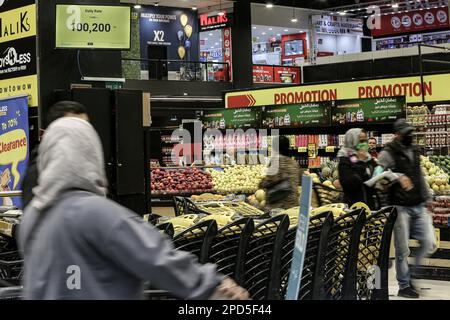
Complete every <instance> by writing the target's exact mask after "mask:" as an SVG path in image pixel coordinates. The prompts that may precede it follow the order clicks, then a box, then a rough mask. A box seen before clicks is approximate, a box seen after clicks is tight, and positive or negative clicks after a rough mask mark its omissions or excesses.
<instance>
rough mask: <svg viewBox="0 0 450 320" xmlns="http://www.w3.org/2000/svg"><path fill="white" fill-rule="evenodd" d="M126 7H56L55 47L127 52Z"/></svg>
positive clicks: (128, 26) (128, 11) (128, 20)
mask: <svg viewBox="0 0 450 320" xmlns="http://www.w3.org/2000/svg"><path fill="white" fill-rule="evenodd" d="M130 30H131V8H130V7H129V6H100V5H65V4H58V5H56V48H60V49H117V50H129V49H130Z"/></svg>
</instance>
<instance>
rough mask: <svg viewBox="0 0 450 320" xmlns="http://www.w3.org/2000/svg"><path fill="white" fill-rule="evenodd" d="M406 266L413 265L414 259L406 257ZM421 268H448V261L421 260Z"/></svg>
mask: <svg viewBox="0 0 450 320" xmlns="http://www.w3.org/2000/svg"><path fill="white" fill-rule="evenodd" d="M408 264H410V265H413V264H414V258H413V257H408ZM422 266H424V267H439V268H450V260H448V259H432V258H426V259H423V262H422Z"/></svg>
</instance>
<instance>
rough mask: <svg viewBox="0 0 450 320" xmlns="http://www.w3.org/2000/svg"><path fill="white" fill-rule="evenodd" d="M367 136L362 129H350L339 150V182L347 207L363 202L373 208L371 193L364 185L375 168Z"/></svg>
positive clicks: (375, 164)
mask: <svg viewBox="0 0 450 320" xmlns="http://www.w3.org/2000/svg"><path fill="white" fill-rule="evenodd" d="M368 150H369V144H368V142H367V134H366V132H365V131H364V130H363V129H359V128H354V129H350V130H348V131H347V132H346V134H345V141H344V147H343V148H342V149H341V150H339V152H338V158H339V166H338V170H339V182H340V183H341V185H342V188H343V190H344V201H345V202H346V203H347V204H348V205H350V206H351V205H353V204H354V203H356V202H364V203H365V204H367V205H368V206H369V207H370V208H373V207H374V199H373V192H372V191H371V190H370V189H369V188H367V187H366V186H365V185H364V182H365V181H367V180H369V179H370V178H372V175H373V173H374V170H375V168H376V166H377V163H376V162H375V160H374V159H373V158H372V157H371V156H370V154H369V152H368Z"/></svg>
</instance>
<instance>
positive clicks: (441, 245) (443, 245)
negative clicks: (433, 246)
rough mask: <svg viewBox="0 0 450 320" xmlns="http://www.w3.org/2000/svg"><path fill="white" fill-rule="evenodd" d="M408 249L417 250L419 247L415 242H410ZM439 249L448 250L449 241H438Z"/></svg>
mask: <svg viewBox="0 0 450 320" xmlns="http://www.w3.org/2000/svg"><path fill="white" fill-rule="evenodd" d="M409 247H410V248H418V247H420V245H419V242H418V241H417V240H410V242H409ZM439 249H444V250H450V241H440V242H439Z"/></svg>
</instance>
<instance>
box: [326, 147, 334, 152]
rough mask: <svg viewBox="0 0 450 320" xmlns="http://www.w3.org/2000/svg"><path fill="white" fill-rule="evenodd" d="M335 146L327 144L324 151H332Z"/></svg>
mask: <svg viewBox="0 0 450 320" xmlns="http://www.w3.org/2000/svg"><path fill="white" fill-rule="evenodd" d="M335 148H336V147H335V146H327V147H326V148H325V152H334V150H335Z"/></svg>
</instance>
